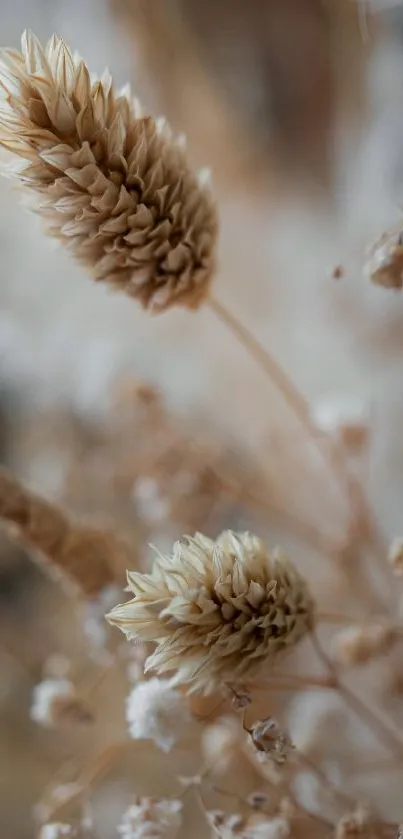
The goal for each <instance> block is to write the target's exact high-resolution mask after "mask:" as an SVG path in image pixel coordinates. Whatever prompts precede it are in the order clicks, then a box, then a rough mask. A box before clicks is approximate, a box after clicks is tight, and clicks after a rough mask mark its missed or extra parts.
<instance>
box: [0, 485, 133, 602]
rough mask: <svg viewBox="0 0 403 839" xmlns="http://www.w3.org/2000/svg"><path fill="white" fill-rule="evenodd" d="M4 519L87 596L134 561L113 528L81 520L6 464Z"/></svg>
mask: <svg viewBox="0 0 403 839" xmlns="http://www.w3.org/2000/svg"><path fill="white" fill-rule="evenodd" d="M0 519H2V520H3V522H6V523H8V524H10V525H12V531H11V532H12V533H13V532H15V533H16V534H17V538H18V539H19V540H21V541H22V542H24V543H25V544H26V545H27V546H28V548H34V549H35V550H36V551H39V552H40V555H41V556H42V557H44V558H45V559H46V560H48V561H49V563H50V564H51V565H53V566H54V567H55V568H57V569H58V570H59V571H61V572H63V573H65V574H67V575H68V577H70V579H72V580H73V581H74V582H75V583H76V584H78V586H79V588H80V589H81V590H82V591H83V592H84V594H86V595H87V596H92V595H96V594H97V593H98V592H99V591H100V590H101V589H102V588H104V586H107V585H109V584H112V583H114V582H116V581H117V580H121V579H122V578H123V575H124V569H125V568H126V567H128V565H130V561H129V560H128V555H129V551H128V548H127V546H126V545H125V544H124V543H123V542H122V541H121V540H119V539H118V538H117V537H116V536H115V535H114V534H113V533H107V532H105V531H103V530H99V529H95V528H90V527H85V526H81V525H77V524H75V523H74V522H72V521H71V520H70V519H69V518H68V516H67V515H66V514H65V513H64V511H63V510H61V509H60V508H59V507H57V506H56V505H55V504H52V503H51V502H49V501H46V500H45V499H43V498H41V497H40V496H39V495H36V493H33V492H31V491H30V490H28V489H27V488H26V487H25V486H24V485H23V484H22V483H20V482H19V481H18V480H17V479H16V478H15V477H14V476H13V475H11V474H10V473H9V472H7V470H6V469H0Z"/></svg>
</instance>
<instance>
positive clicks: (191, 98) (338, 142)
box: [0, 0, 403, 839]
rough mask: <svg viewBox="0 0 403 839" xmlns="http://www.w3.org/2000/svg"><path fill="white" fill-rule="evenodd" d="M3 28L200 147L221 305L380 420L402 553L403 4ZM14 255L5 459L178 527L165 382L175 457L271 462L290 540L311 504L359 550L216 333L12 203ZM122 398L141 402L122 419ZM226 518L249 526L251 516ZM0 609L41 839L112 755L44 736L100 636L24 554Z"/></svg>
mask: <svg viewBox="0 0 403 839" xmlns="http://www.w3.org/2000/svg"><path fill="white" fill-rule="evenodd" d="M0 21H1V27H0V31H1V41H2V44H3V45H5V46H15V47H17V46H18V44H19V38H20V35H21V32H22V30H23V29H24V28H26V27H29V28H32V29H33V30H34V31H35V33H36V34H37V35H38V36H39V37H40V38H41V39H45V38H47V37H50V35H51V34H52V33H53V31H56V32H58V33H59V34H61V35H62V36H63V37H64V39H65V40H66V42H67V43H68V44H70V45H71V47H72V48H73V49H76V50H78V51H79V53H80V54H81V55H82V56H83V57H85V59H86V61H87V63H88V65H89V67H90V69H92V70H94V71H95V72H98V73H100V72H102V70H103V69H104V67H105V66H106V65H107V66H109V68H110V70H111V71H112V73H113V75H114V77H115V78H116V80H117V82H118V83H121V84H123V83H124V82H125V81H127V80H128V79H129V80H130V81H131V83H132V86H133V90H134V91H135V92H136V95H138V96H139V97H140V98H141V99H143V100H144V102H145V103H146V104H147V105H148V106H149V108H150V109H151V111H152V112H155V113H163V114H164V115H165V116H166V117H167V118H168V119H169V120H170V121H171V123H172V125H173V127H174V128H175V130H177V131H178V132H179V131H184V132H186V134H187V136H188V147H189V154H190V158H191V160H192V162H193V163H194V165H195V166H200V167H202V166H203V167H204V166H207V167H209V168H211V170H212V176H213V185H214V190H215V194H216V196H217V201H218V204H219V208H220V225H221V235H220V245H219V269H218V272H217V276H216V280H215V283H216V292H217V295H218V296H219V297H220V298H221V299H222V300H224V301H225V302H226V304H227V305H228V306H229V307H230V308H231V310H232V311H234V312H235V313H236V314H237V315H238V316H239V317H240V318H242V320H243V321H244V322H245V323H246V324H247V325H248V327H249V328H250V329H251V330H252V331H253V332H254V334H255V335H256V336H257V337H258V338H259V339H260V340H261V342H262V343H263V344H265V345H267V346H268V347H269V348H270V350H271V351H272V352H273V353H274V354H275V355H276V357H277V359H278V361H279V362H280V363H281V365H282V366H283V367H284V368H285V369H286V370H287V371H288V372H289V374H290V375H291V376H292V378H293V379H294V381H295V382H296V383H297V384H298V387H299V388H300V390H301V391H302V392H303V394H304V395H305V396H306V397H307V398H308V399H309V401H310V402H311V404H312V406H313V408H318V406H319V409H321V408H322V409H323V406H325V411H326V410H327V408H329V406H330V416H331V420H330V421H332V416H333V414H332V406H333V405H335V406H336V411H337V406H338V405H339V404H341V403H343V404H344V403H347V405H353V406H355V407H354V410H356V409H357V410H359V411H361V412H362V415H363V416H364V415H365V417H366V418H368V423H369V427H370V438H371V439H370V446H369V450H368V452H367V454H366V459H365V463H364V464H358V467H357V468H358V469H362V470H363V471H362V474H363V476H364V480H365V484H366V486H367V488H368V492H369V494H370V496H371V498H372V499H373V502H374V507H375V509H376V511H377V515H378V517H379V519H380V520H381V521H382V525H383V528H384V530H385V533H386V534H389V535H391V536H392V535H394V534H396V533H399V532H400V529H401V498H402V491H403V481H402V470H403V443H402V434H401V428H402V421H403V397H402V387H403V373H402V370H403V300H402V298H401V297H400V296H399V295H398V294H395V293H392V292H390V293H388V292H386V291H385V290H384V289H382V288H381V289H380V288H376V287H373V286H371V285H370V283H369V281H368V279H367V278H366V277H365V275H364V273H363V266H364V264H365V260H366V251H367V248H368V246H369V245H371V243H372V242H373V240H374V239H376V238H377V237H378V236H379V235H380V234H381V233H382V232H383V231H384V230H386V229H387V228H388V227H389V226H391V225H395V224H399V223H400V219H401V213H402V210H401V208H402V205H403V84H402V80H403V10H402V8H400V4H398V3H395V4H392V3H389V4H387V3H386V2H385V3H381V2H379V3H378V4H373V5H371V6H370V5H369V3H368V4H366V3H365V2H362V3H360V4H359V5H357V4H356V3H355V2H353V0H248V2H247V3H246V2H244V0H203V2H201V0H170V2H169V3H168V2H166V0H109V2H107V0H69V2H62V0H13V3H12V4H10V3H8V2H7V3H6V2H5V0H1V2H0ZM0 251H1V260H0V271H1V277H0V409H1V428H0V446H1V456H2V460H3V462H4V463H5V464H7V465H8V466H9V467H10V468H12V469H13V470H14V471H15V472H16V473H17V474H18V475H19V476H20V477H22V478H24V479H25V480H26V481H27V482H28V483H29V485H30V486H32V487H33V488H35V489H36V490H37V491H40V492H42V493H43V494H44V495H47V496H49V497H50V498H53V499H56V500H63V501H64V502H65V503H66V504H67V503H68V504H69V505H70V506H71V508H72V509H74V511H75V512H77V513H80V514H85V515H87V516H92V517H94V518H96V517H100V516H101V517H104V519H107V520H108V521H109V522H110V521H112V522H114V523H117V524H118V525H119V526H120V527H122V528H123V529H124V530H125V532H128V533H130V536H131V538H132V539H133V540H136V539H139V540H140V541H141V538H142V537H143V535H144V534H143V531H142V530H141V521H140V520H141V514H140V513H139V504H140V502H141V503H142V504H143V506H144V503H145V505H146V512H147V515H148V516H149V504H150V503H151V502H152V503H153V504H154V508H153V509H154V512H153V514H152V515H153V516H154V519H155V518H156V519H158V517H159V516H160V517H161V518H164V515H165V513H166V510H167V509H168V507H169V504H168V507H165V508H164V511H165V512H161V504H163V503H165V502H166V498H165V501H164V502H162V501H161V498H160V497H158V499H156V498H155V492H154V490H155V488H153V487H151V489H150V486H149V485H146V486H145V487H144V485H142V492H141V493H140V495H139V494H137V496H135V497H134V496H133V493H132V494H130V486H131V484H133V480H134V479H133V475H134V474H135V473H136V470H137V469H138V462H139V459H140V458H141V457H142V456H143V455H144V451H145V449H146V447H147V445H148V446H149V445H150V440H149V438H150V434H151V429H154V425H153V420H150V419H149V415H148V414H147V415H146V417H145V418H144V417H143V418H140V419H139V416H138V413H137V414H136V417H135V419H133V416H132V414H131V411H132V407H133V406H131V405H129V407H128V402H127V399H129V402H130V398H131V397H130V396H129V397H128V396H127V393H130V382H135V381H138V380H142V381H145V382H147V383H149V384H150V385H151V386H154V387H156V388H158V389H159V390H160V391H161V394H162V398H163V400H164V404H166V411H167V415H169V417H170V419H169V423H168V420H166V422H167V423H168V424H169V430H168V431H167V434H168V436H169V435H170V434H172V433H173V432H172V426H173V427H174V428H175V433H177V431H176V429H177V428H178V427H180V428H182V426H183V428H185V429H186V431H185V432H184V433H186V435H190V437H193V438H194V437H196V438H197V437H198V435H199V434H201V431H200V429H201V427H202V428H203V435H204V437H206V438H207V439H208V445H210V444H211V446H212V447H213V449H212V454H211V458H212V461H213V463H214V464H215V465H216V464H217V462H218V461H219V460H220V457H221V456H222V457H223V459H225V457H227V458H229V455H228V454H226V453H224V454H225V457H224V455H223V450H224V443H223V441H225V446H226V447H228V449H230V450H231V451H232V452H236V456H234V458H235V461H236V464H235V472H236V471H237V470H238V472H239V474H240V475H241V478H240V482H241V484H242V483H244V484H245V482H246V483H247V481H248V479H247V477H245V476H246V475H247V474H248V473H247V472H245V471H243V472H242V469H244V466H243V463H244V461H245V462H249V461H250V460H252V461H253V462H255V461H256V460H257V459H259V462H261V461H262V460H263V459H264V460H265V462H266V461H267V469H268V479H269V482H270V486H272V489H273V493H272V495H273V522H272V527H273V528H274V530H275V532H276V533H277V531H278V529H279V528H280V523H279V520H278V519H276V515H275V511H276V509H277V511H278V509H279V508H280V512H281V513H284V511H285V512H287V509H288V502H287V499H288V496H289V497H290V499H291V496H292V502H291V501H290V505H289V506H290V507H293V506H294V507H295V509H296V510H297V509H298V510H301V509H302V508H303V510H304V515H305V516H306V517H308V519H310V520H311V521H312V520H313V521H316V523H317V520H318V518H319V519H320V520H321V522H322V524H323V523H325V530H326V532H327V533H329V534H331V535H335V534H336V535H337V533H338V532H339V530H340V528H341V527H342V524H343V516H344V512H345V511H344V510H343V505H340V504H339V505H337V504H335V503H334V501H333V498H332V493H331V490H330V489H329V496H328V497H326V493H324V491H323V487H322V489H321V491H320V492H319V478H318V476H316V477H315V476H312V474H310V475H309V480H310V481H311V483H310V484H309V492H308V493H307V492H306V487H307V482H306V471H304V469H305V470H306V464H305V467H304V464H302V465H301V464H300V451H299V443H298V433H297V431H296V430H295V428H294V427H293V423H292V418H290V417H289V415H288V412H287V411H286V410H285V407H284V404H283V403H282V401H281V398H280V397H279V396H278V394H276V392H275V390H274V389H270V387H269V386H268V384H267V382H266V381H265V380H264V378H263V377H262V374H261V372H260V371H259V370H257V369H256V368H255V367H254V366H253V364H252V362H251V361H250V359H249V358H248V357H247V356H246V355H245V352H244V350H243V349H242V347H240V346H239V345H237V343H236V342H235V341H234V338H233V336H231V334H229V333H228V332H226V331H225V329H224V327H223V325H222V324H221V323H220V322H218V320H217V319H215V318H214V315H213V313H212V312H210V311H209V310H207V309H206V310H201V311H199V312H198V313H196V314H189V313H187V312H181V311H172V312H169V313H167V314H165V315H163V316H159V317H157V318H150V317H148V316H146V315H145V314H144V313H143V312H141V311H140V310H139V309H138V308H137V306H136V305H135V304H134V303H133V302H131V301H130V300H128V299H126V298H124V297H119V296H116V295H112V294H110V292H108V291H107V290H105V289H104V288H101V287H98V286H95V285H93V284H92V283H91V282H90V281H89V279H88V278H87V277H86V276H85V275H84V273H83V271H82V270H80V268H79V267H77V266H76V265H74V264H73V263H72V262H71V261H70V259H69V258H68V256H67V255H66V254H65V253H63V252H61V251H60V249H59V248H58V246H57V245H55V244H54V242H53V241H48V240H47V239H46V238H45V236H44V235H43V234H42V231H41V227H40V223H39V221H38V220H37V219H36V218H35V217H33V216H31V215H29V214H28V213H27V211H26V210H25V209H24V208H22V207H21V204H20V200H19V196H18V193H17V192H16V190H15V188H14V187H12V185H10V183H9V182H7V181H2V182H1V184H0ZM122 382H123V383H126V384H127V383H129V386H128V387H129V390H128V391H127V392H126V391H125V392H124V395H123V397H122V391H121V388H122V387H123V390H124V388H125V386H126V385H125V384H123V385H122ZM117 394H118V395H117ZM136 398H137V397H136ZM122 400H123V401H122ZM146 401H147V400H146ZM136 404H137V403H136ZM357 406H358V408H357ZM143 407H144V406H143ZM136 410H137V409H136ZM141 410H143V409H141ZM164 410H165V409H164ZM163 423H165V419H164V420H163ZM164 427H165V426H164ZM178 445H179V444H178ZM214 447H215V448H214ZM127 452H130V457H131V458H132V459H131V460H130V458H129V460H130V464H129V465H127V463H126V467H127V468H126V473H125V474H124V475H123V477H122V474H121V472H122V470H123V466H122V463H123V462H125V461H127ZM263 455H264V458H263ZM229 459H230V458H229ZM116 464H118V466H119V470H120V472H119V476H120V483H119V481H116V480H115V471H116V468H117V466H116ZM166 468H167V470H168V473H169V477H170V479H169V481H168V488H166V487H165V489H164V492H165V495H166V496H167V497H168V502H169V503H171V500H172V499H171V498H170V493H171V491H172V482H171V478H172V474H173V475H174V476H175V475H176V476H177V474H178V472H180V468H181V467H178V466H177V461H176V460H175V459H174V465H173V466H171V465H168V466H167V467H166ZM131 469H132V470H133V471H132V472H130V470H131ZM191 469H196V467H195V466H193V465H192V467H191ZM232 469H234V465H233V464H232ZM170 470H171V471H170ZM299 470H302V471H299ZM190 471H191V470H190ZM123 472H124V470H123ZM185 472H186V470H185ZM186 474H188V473H187V472H186ZM112 476H113V477H114V480H112ZM185 477H186V476H185ZM322 477H323V476H322ZM249 480H253V479H252V478H250V479H249ZM189 486H190V485H189V484H186V481H185V483H184V484H183V487H182V489H180V490H178V492H179V496H180V498H182V496H183V495H188V496H189V495H190V497H191V496H192V493H194V505H193V507H192V508H191V509H190V510H189V509H186V512H185V513H183V515H182V512H181V514H180V515H179V516H178V518H177V519H175V521H174V523H172V520H171V522H170V525H169V527H168V526H167V523H166V521H165V520H164V522H165V524H164V528H162V531H163V532H162V533H159V537H160V538H161V540H162V541H164V539H167V538H168V537H169V538H171V537H172V536H177V535H179V533H180V532H181V527H182V524H183V527H185V526H187V527H189V528H190V529H195V527H198V526H200V521H201V520H202V519H203V516H208V517H210V512H211V511H210V509H209V507H208V503H207V502H208V498H209V494H210V493H212V492H213V490H212V489H211V486H210V484H209V485H208V488H207V489H204V488H203V490H200V487H199V485H197V488H196V489H195V488H194V487H193V488H192V486H191V487H190V489H189ZM200 492H202V494H203V498H204V501H203V503H206V504H207V512H206V509H205V507H203V511H202V513H201V508H200V496H199V494H200ZM147 493H148V494H147ZM153 493H154V494H153ZM181 493H182V495H181ZM150 494H151V495H150ZM140 496H141V497H140ZM143 496H144V497H143ZM151 496H152V498H151ZM205 496H206V498H207V502H206V501H205ZM319 496H320V499H321V500H320V504H319V501H318V498H319ZM144 498H145V501H144ZM150 499H151V500H150ZM168 502H166V503H168ZM156 504H157V512H156V511H155V505H156ZM158 504H159V505H160V507H158ZM136 505H137V506H136ZM147 505H148V506H147ZM140 506H141V504H140ZM288 511H289V510H288ZM140 512H141V511H140ZM221 513H222V515H223V516H224V518H225V521H226V522H227V523H234V522H237V523H238V522H239V520H242V522H243V523H244V524H245V526H250V523H249V522H250V520H249V519H248V518H247V515H248V514H247V513H245V512H244V511H243V512H240V511H239V509H237V510H236V512H234V510H228V509H225V511H224V512H222V510H221V508H220V515H221ZM214 515H215V513H214ZM151 517H152V516H151ZM242 517H243V518H242ZM168 518H169V516H168ZM280 519H281V516H280ZM213 521H214V522H215V519H214V517H213V518H209V527H212V522H213ZM265 526H267V522H265ZM284 529H285V531H287V528H286V527H285V528H284V527H283V530H284ZM284 538H285V539H286V540H287V538H291V537H290V536H289V535H288V536H287V533H286V535H285V537H284ZM319 576H320V575H319ZM0 608H1V612H0V623H1V635H0V637H1V638H2V639H3V641H4V644H2V643H1V642H0V648H1V647H3V650H2V651H0V656H1V658H0V661H1V664H2V671H3V674H4V678H3V679H2V687H1V689H0V711H1V723H0V726H1V728H0V737H1V753H2V755H4V759H3V757H2V758H1V771H0V799H1V801H2V802H3V803H2V805H1V808H0V828H1V834H2V836H7V837H10V839H28V837H31V836H34V835H35V827H34V822H33V819H32V808H33V806H34V804H35V801H36V800H37V799H38V797H39V796H40V794H41V792H42V790H43V787H44V785H45V783H47V781H48V780H49V778H50V777H51V776H52V773H54V771H55V770H56V769H57V768H58V767H59V766H60V763H61V762H63V759H64V758H66V759H70V758H71V756H72V754H73V753H74V754H77V752H78V753H80V749H82V750H83V751H85V750H86V749H90V748H91V747H92V746H93V745H94V742H93V741H91V737H93V738H96V736H98V735H91V737H90V736H89V738H88V741H85V742H84V743H83V742H82V741H81V740H80V739H76V741H74V742H72V741H71V739H70V738H69V737H66V738H65V739H63V738H61V739H60V738H59V739H58V740H57V741H56V740H55V739H54V738H52V736H50V735H49V734H48V733H47V734H46V735H43V734H42V733H41V732H39V733H38V731H37V729H36V728H35V726H34V724H33V723H32V722H30V721H29V719H28V708H29V701H30V700H29V696H30V689H31V687H32V684H33V683H34V681H35V680H36V679H37V678H38V674H40V673H41V672H42V670H41V668H43V664H44V662H45V661H46V659H47V657H48V656H49V654H50V653H53V652H59V651H60V649H63V651H64V653H65V654H68V655H69V656H71V657H74V656H76V657H77V661H78V660H79V651H80V636H79V633H78V631H77V628H76V627H75V625H74V626H73V624H74V621H73V620H72V614H71V603H70V601H69V600H68V599H66V598H65V597H64V595H62V594H59V592H58V589H57V586H55V585H54V584H52V583H49V582H48V581H47V579H46V577H45V575H44V574H43V573H42V572H39V571H37V570H35V568H34V566H33V565H32V563H31V562H30V560H29V558H28V557H27V556H26V555H25V554H24V553H23V552H22V551H20V550H17V549H16V548H14V547H12V545H11V542H10V541H9V540H8V538H7V536H4V538H3V542H2V551H1V558H0ZM80 666H82V667H84V665H83V664H82V663H81V664H80V663H78V664H77V668H78V671H79V670H80ZM108 691H109V692H108ZM119 691H120V692H119ZM122 691H123V688H122V687H120V688H119V687H116V685H115V686H114V690H112V688H111V686H110V685H109V688H108V690H105V695H103V694H102V695H101V697H100V700H99V701H100V703H101V705H102V703H104V707H105V706H107V707H108V708H109V709H110V710H109V713H108V718H109V729H108V737H109V738H111V739H113V736H115V734H116V736H118V733H119V732H120V731H121V730H122V725H123V722H122V711H121V708H120V705H121V704H122V703H123V696H124V694H123V693H122ZM114 703H115V704H114ZM115 705H116V719H117V722H112V716H113V714H114V713H115ZM119 715H120V716H119ZM105 736H106V735H105Z"/></svg>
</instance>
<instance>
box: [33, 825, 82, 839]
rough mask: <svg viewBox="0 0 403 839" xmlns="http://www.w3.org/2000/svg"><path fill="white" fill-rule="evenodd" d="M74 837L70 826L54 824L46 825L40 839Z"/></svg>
mask: <svg viewBox="0 0 403 839" xmlns="http://www.w3.org/2000/svg"><path fill="white" fill-rule="evenodd" d="M65 836H67V837H73V836H74V831H73V828H72V826H71V825H70V824H62V823H61V822H53V823H51V824H44V826H43V827H42V829H41V832H40V834H39V839H62V837H65Z"/></svg>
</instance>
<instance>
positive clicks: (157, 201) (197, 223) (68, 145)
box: [0, 32, 217, 312]
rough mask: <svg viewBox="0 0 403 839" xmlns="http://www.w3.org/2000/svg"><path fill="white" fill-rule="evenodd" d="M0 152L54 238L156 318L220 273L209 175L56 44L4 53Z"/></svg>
mask: <svg viewBox="0 0 403 839" xmlns="http://www.w3.org/2000/svg"><path fill="white" fill-rule="evenodd" d="M0 89H1V91H2V93H3V96H2V101H1V104H0V144H1V145H2V146H4V147H5V148H6V149H8V150H9V151H11V152H13V153H14V154H15V155H18V157H19V158H20V160H19V161H18V162H17V163H16V164H14V166H13V169H12V173H13V174H14V176H17V178H18V179H19V180H20V182H21V183H22V184H23V185H24V186H25V187H27V188H28V189H30V190H33V192H34V193H35V198H36V200H35V202H34V203H35V208H36V209H37V211H38V212H39V213H40V214H41V216H42V217H43V218H44V219H45V220H46V223H47V229H48V232H49V233H50V234H51V235H53V236H56V237H57V238H58V239H60V240H61V241H62V242H63V244H64V245H66V246H67V247H68V248H69V250H70V251H71V252H72V253H73V255H74V256H75V257H76V258H77V259H78V260H79V261H80V262H81V263H83V264H84V265H85V266H87V267H88V268H89V269H90V270H91V272H92V274H93V276H94V279H95V280H102V281H106V282H108V283H109V284H110V285H111V286H112V287H113V288H114V289H122V290H123V291H125V292H126V293H127V294H129V295H130V296H131V297H135V298H136V299H138V300H139V301H140V303H141V304H142V305H143V306H144V307H145V308H149V309H150V310H152V311H154V312H157V311H162V310H164V309H166V308H168V307H169V306H172V305H174V304H181V305H184V306H187V307H190V308H196V307H197V306H198V305H199V304H200V303H201V302H202V300H203V299H204V297H205V296H206V294H207V291H208V287H209V284H210V281H211V279H212V274H213V269H214V249H215V243H216V237H217V216H216V210H215V205H214V202H213V200H212V197H211V193H210V189H209V187H208V184H207V182H206V180H205V177H204V176H203V174H200V175H199V176H197V175H195V174H194V173H193V172H192V171H191V170H190V169H189V166H188V164H187V159H186V153H185V150H184V146H183V143H181V142H180V141H179V140H175V139H174V138H173V137H172V134H171V132H170V130H169V128H168V126H167V125H166V123H165V121H164V120H156V119H154V118H152V117H151V116H146V115H143V113H142V109H141V107H140V105H139V103H138V102H137V101H136V100H134V99H133V98H132V97H131V96H130V91H129V90H128V89H125V90H123V91H121V92H117V91H116V90H115V88H114V86H113V83H112V79H111V77H110V75H109V73H108V72H105V73H104V75H103V76H102V78H101V79H97V80H91V78H90V74H89V72H88V69H87V67H86V64H85V63H84V61H82V60H81V59H80V58H78V57H76V56H73V55H72V54H71V52H70V51H69V49H68V48H67V47H66V45H65V44H64V42H63V41H62V40H61V38H58V37H57V36H56V35H54V36H53V37H52V38H51V39H50V41H49V42H48V44H47V45H46V46H45V47H42V46H41V44H40V43H39V41H38V40H37V39H36V37H35V36H34V35H33V34H32V33H29V32H28V33H24V35H23V37H22V52H21V53H20V52H18V51H16V50H12V49H3V50H1V52H0Z"/></svg>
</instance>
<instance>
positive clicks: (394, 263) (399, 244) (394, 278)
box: [365, 230, 403, 289]
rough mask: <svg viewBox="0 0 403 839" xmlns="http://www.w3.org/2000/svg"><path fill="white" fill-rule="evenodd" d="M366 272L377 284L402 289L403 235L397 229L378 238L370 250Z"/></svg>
mask: <svg viewBox="0 0 403 839" xmlns="http://www.w3.org/2000/svg"><path fill="white" fill-rule="evenodd" d="M365 274H366V276H367V277H368V278H369V279H370V280H371V282H373V283H375V284H376V285H382V286H384V287H385V288H393V289H401V288H402V285H403V235H402V233H398V232H396V231H395V230H394V231H392V232H388V233H383V235H382V236H381V237H380V239H378V241H377V242H375V244H374V245H373V247H372V248H371V250H370V253H369V256H368V260H367V263H366V265H365Z"/></svg>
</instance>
